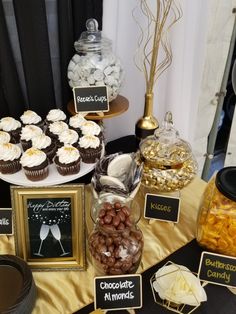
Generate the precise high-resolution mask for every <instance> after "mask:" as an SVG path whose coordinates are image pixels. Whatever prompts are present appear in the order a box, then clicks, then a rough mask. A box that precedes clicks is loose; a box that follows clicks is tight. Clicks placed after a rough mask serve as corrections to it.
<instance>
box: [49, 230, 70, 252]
mask: <svg viewBox="0 0 236 314" xmlns="http://www.w3.org/2000/svg"><path fill="white" fill-rule="evenodd" d="M50 230H51V233H52V235H53V236H54V238H55V239H56V240H57V241H58V242H59V244H60V246H61V249H62V254H61V255H60V256H64V255H67V254H69V253H70V252H65V250H64V248H63V246H62V244H61V231H60V228H59V227H58V225H52V226H50Z"/></svg>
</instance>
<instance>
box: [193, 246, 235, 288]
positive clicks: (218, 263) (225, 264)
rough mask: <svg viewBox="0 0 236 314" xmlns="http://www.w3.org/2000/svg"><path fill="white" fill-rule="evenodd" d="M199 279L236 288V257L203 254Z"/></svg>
mask: <svg viewBox="0 0 236 314" xmlns="http://www.w3.org/2000/svg"><path fill="white" fill-rule="evenodd" d="M198 277H199V278H200V279H201V280H204V281H207V282H210V283H213V284H215V285H220V286H228V287H236V257H232V256H226V255H221V254H216V253H211V252H202V255H201V260H200V264H199V269H198Z"/></svg>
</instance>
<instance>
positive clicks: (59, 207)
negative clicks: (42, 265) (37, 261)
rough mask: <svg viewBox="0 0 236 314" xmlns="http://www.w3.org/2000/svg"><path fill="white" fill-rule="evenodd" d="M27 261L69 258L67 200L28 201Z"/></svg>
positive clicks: (69, 242) (69, 233)
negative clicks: (28, 252) (29, 259)
mask: <svg viewBox="0 0 236 314" xmlns="http://www.w3.org/2000/svg"><path fill="white" fill-rule="evenodd" d="M26 205H27V211H28V225H29V235H30V236H29V243H30V258H56V257H60V256H64V257H72V256H73V252H72V209H71V198H69V197H68V198H67V197H63V198H28V199H27V204H26Z"/></svg>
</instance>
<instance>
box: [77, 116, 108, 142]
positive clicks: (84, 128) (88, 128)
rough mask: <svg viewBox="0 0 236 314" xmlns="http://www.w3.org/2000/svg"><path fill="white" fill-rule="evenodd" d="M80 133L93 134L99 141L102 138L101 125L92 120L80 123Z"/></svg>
mask: <svg viewBox="0 0 236 314" xmlns="http://www.w3.org/2000/svg"><path fill="white" fill-rule="evenodd" d="M80 128H81V133H82V135H94V136H97V137H98V138H99V139H100V141H102V140H103V133H102V129H101V127H100V126H99V125H98V124H97V123H96V122H94V121H85V122H83V123H82V124H81V126H80Z"/></svg>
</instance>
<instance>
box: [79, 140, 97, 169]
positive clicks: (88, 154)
mask: <svg viewBox="0 0 236 314" xmlns="http://www.w3.org/2000/svg"><path fill="white" fill-rule="evenodd" d="M79 151H80V155H81V159H82V161H83V162H84V163H87V164H93V163H95V162H96V159H99V158H100V157H101V153H102V143H101V141H100V140H99V138H98V137H97V136H94V135H84V136H82V137H81V138H80V140H79Z"/></svg>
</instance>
